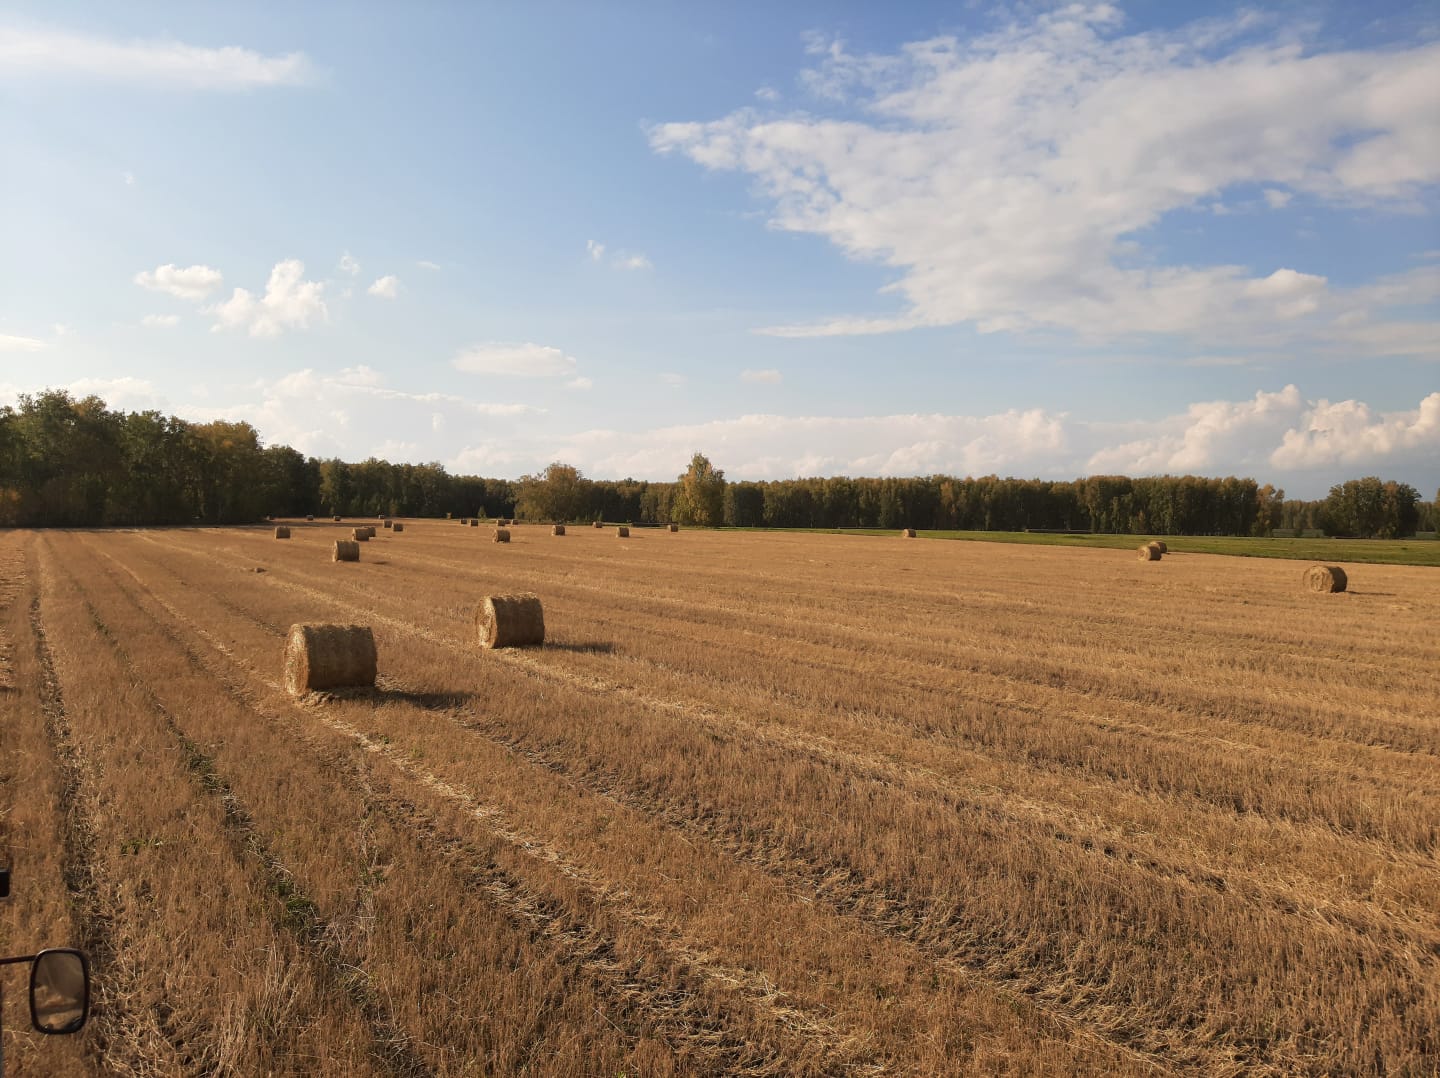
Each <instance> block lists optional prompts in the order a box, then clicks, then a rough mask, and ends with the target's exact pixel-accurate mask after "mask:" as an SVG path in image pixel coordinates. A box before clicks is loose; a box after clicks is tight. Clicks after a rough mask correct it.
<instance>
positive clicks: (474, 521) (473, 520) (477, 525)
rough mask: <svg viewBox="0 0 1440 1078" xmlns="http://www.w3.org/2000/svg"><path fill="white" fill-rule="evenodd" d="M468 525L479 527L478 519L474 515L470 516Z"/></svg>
mask: <svg viewBox="0 0 1440 1078" xmlns="http://www.w3.org/2000/svg"><path fill="white" fill-rule="evenodd" d="M470 527H472V528H478V527H480V522H479V521H478V520H476V519H475V518H474V517H471V518H470Z"/></svg>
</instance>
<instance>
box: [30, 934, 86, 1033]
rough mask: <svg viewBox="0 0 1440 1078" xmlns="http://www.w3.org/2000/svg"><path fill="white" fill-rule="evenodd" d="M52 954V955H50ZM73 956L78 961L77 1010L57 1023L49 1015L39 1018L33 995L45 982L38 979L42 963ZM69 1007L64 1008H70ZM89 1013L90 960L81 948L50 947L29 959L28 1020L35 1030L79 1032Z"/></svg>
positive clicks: (48, 963) (43, 1031) (38, 1002)
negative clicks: (62, 1021)
mask: <svg viewBox="0 0 1440 1078" xmlns="http://www.w3.org/2000/svg"><path fill="white" fill-rule="evenodd" d="M51 956H53V957H51ZM67 958H70V959H74V960H75V961H77V962H78V963H79V965H80V985H79V996H80V998H79V1001H78V1002H79V1005H80V1013H79V1014H78V1015H76V1016H73V1017H71V1018H70V1019H69V1020H68V1021H66V1022H64V1023H63V1024H62V1023H57V1022H56V1021H55V1020H54V1019H53V1017H51V1016H50V1015H48V1014H47V1015H45V1016H44V1018H43V1019H42V1016H41V1011H42V1009H43V1008H42V1005H41V1003H40V1001H39V999H38V998H37V996H38V995H39V994H40V992H41V991H43V990H44V989H45V988H46V986H45V985H43V984H42V983H41V973H42V968H43V967H44V966H46V965H53V964H54V963H55V962H57V961H61V960H63V959H67ZM71 1010H73V1008H66V1011H67V1012H68V1011H71ZM89 1017H90V960H89V958H87V957H86V955H85V952H84V951H79V950H76V949H75V948H74V947H50V948H47V949H45V950H43V951H41V952H40V953H39V954H37V955H36V956H35V958H34V959H33V960H32V961H31V963H30V1024H31V1026H33V1027H34V1028H35V1029H36V1030H37V1031H39V1032H41V1033H45V1034H48V1035H51V1036H65V1035H67V1034H70V1033H79V1032H80V1030H82V1029H83V1028H85V1023H86V1021H87V1020H88V1019H89Z"/></svg>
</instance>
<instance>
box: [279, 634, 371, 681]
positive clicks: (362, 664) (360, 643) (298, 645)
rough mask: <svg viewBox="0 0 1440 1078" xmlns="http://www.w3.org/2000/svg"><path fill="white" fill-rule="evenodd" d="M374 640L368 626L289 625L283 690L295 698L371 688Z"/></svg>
mask: <svg viewBox="0 0 1440 1078" xmlns="http://www.w3.org/2000/svg"><path fill="white" fill-rule="evenodd" d="M375 665H376V663H375V636H374V634H372V633H371V632H370V627H369V626H368V625H304V624H299V625H292V626H290V635H289V637H287V638H286V640H285V687H286V688H287V689H289V690H290V692H291V693H293V694H294V695H296V696H301V695H303V694H304V693H307V692H316V691H319V690H323V689H348V688H364V687H366V686H371V685H374V684H375Z"/></svg>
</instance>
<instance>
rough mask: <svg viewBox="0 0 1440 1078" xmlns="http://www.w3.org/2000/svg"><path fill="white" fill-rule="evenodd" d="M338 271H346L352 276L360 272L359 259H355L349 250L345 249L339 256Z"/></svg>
mask: <svg viewBox="0 0 1440 1078" xmlns="http://www.w3.org/2000/svg"><path fill="white" fill-rule="evenodd" d="M340 272H341V273H348V274H349V275H350V276H351V277H354V276H355V275H356V274H357V273H359V272H360V263H359V261H357V260H356V258H355V256H354V255H352V254H351V253H350V252H349V251H346V252H345V253H344V254H342V255H341V256H340Z"/></svg>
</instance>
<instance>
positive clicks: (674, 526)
mask: <svg viewBox="0 0 1440 1078" xmlns="http://www.w3.org/2000/svg"><path fill="white" fill-rule="evenodd" d="M669 530H670V531H672V532H678V531H679V530H680V525H679V524H671V525H670V528H669Z"/></svg>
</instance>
